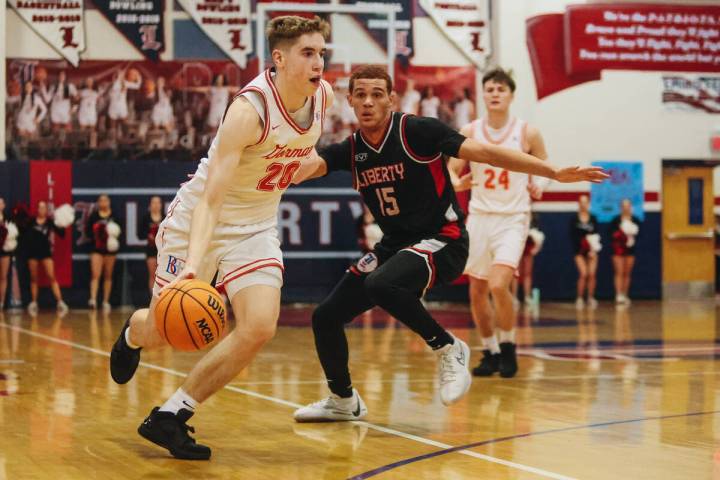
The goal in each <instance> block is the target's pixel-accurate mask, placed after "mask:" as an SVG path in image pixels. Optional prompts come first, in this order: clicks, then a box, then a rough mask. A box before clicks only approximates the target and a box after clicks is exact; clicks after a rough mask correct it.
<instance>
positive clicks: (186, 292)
mask: <svg viewBox="0 0 720 480" xmlns="http://www.w3.org/2000/svg"><path fill="white" fill-rule="evenodd" d="M155 327H156V328H157V330H158V332H159V333H160V336H161V337H162V338H163V339H165V341H167V342H168V344H170V346H172V347H173V348H175V349H177V350H183V351H193V350H202V349H203V348H205V347H207V346H208V345H210V344H212V343H213V342H215V341H216V340H217V339H218V338H220V336H222V333H223V330H224V329H225V304H224V302H223V300H222V298H221V297H220V294H219V293H218V292H217V290H215V289H214V288H213V287H211V286H210V284H209V283H207V282H203V281H202V280H197V279H190V280H183V281H182V282H180V283H178V284H177V285H176V286H175V287H172V288H166V289H164V290H163V291H162V292H161V293H160V299H159V301H158V303H157V305H156V306H155Z"/></svg>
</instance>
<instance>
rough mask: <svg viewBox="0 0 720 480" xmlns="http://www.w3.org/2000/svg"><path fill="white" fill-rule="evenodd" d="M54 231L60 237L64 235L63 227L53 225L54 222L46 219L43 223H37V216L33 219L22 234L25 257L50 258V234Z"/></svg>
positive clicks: (32, 258) (33, 258)
mask: <svg viewBox="0 0 720 480" xmlns="http://www.w3.org/2000/svg"><path fill="white" fill-rule="evenodd" d="M52 232H55V233H56V234H57V235H60V236H61V237H64V236H65V229H63V228H60V227H57V226H55V222H53V221H52V220H51V219H49V218H48V219H46V220H45V223H38V221H37V218H35V219H33V221H32V223H31V224H30V228H28V230H27V232H26V235H25V236H24V239H23V240H24V242H25V245H26V252H27V257H28V259H30V260H45V259H46V258H52V244H51V242H50V234H51V233H52Z"/></svg>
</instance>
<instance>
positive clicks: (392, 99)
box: [390, 90, 397, 103]
mask: <svg viewBox="0 0 720 480" xmlns="http://www.w3.org/2000/svg"><path fill="white" fill-rule="evenodd" d="M396 101H397V93H396V92H395V90H393V91H392V92H390V102H391V103H395V102H396Z"/></svg>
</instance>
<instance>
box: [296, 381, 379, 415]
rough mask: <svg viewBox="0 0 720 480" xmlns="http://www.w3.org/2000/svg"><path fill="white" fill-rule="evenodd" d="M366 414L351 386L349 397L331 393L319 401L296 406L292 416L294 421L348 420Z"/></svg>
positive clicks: (362, 404)
mask: <svg viewBox="0 0 720 480" xmlns="http://www.w3.org/2000/svg"><path fill="white" fill-rule="evenodd" d="M366 415H367V407H366V406H365V402H363V401H362V398H360V394H359V393H358V392H357V390H355V389H354V388H353V396H352V397H350V398H341V397H338V396H337V395H335V394H334V393H333V394H331V395H330V396H329V397H327V398H325V399H323V400H320V401H319V402H315V403H311V404H310V405H306V406H304V407H300V408H298V409H297V410H295V413H294V414H293V417H294V418H295V421H296V422H349V421H353V420H362V419H363V418H365V416H366Z"/></svg>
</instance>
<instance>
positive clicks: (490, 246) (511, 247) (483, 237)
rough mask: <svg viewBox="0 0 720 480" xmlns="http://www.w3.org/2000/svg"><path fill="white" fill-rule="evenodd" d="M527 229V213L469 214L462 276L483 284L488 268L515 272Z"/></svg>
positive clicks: (488, 271)
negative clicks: (468, 249) (506, 268)
mask: <svg viewBox="0 0 720 480" xmlns="http://www.w3.org/2000/svg"><path fill="white" fill-rule="evenodd" d="M529 227H530V214H529V213H511V214H506V213H471V214H470V215H468V220H467V230H468V234H469V236H470V252H469V255H468V261H467V264H466V265H465V273H466V274H468V275H470V276H471V277H474V278H479V279H482V280H485V279H487V278H488V275H489V274H490V267H491V266H492V265H507V266H508V267H511V268H517V267H518V263H519V262H520V257H522V253H523V250H524V249H525V241H526V240H527V235H528V230H529Z"/></svg>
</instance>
